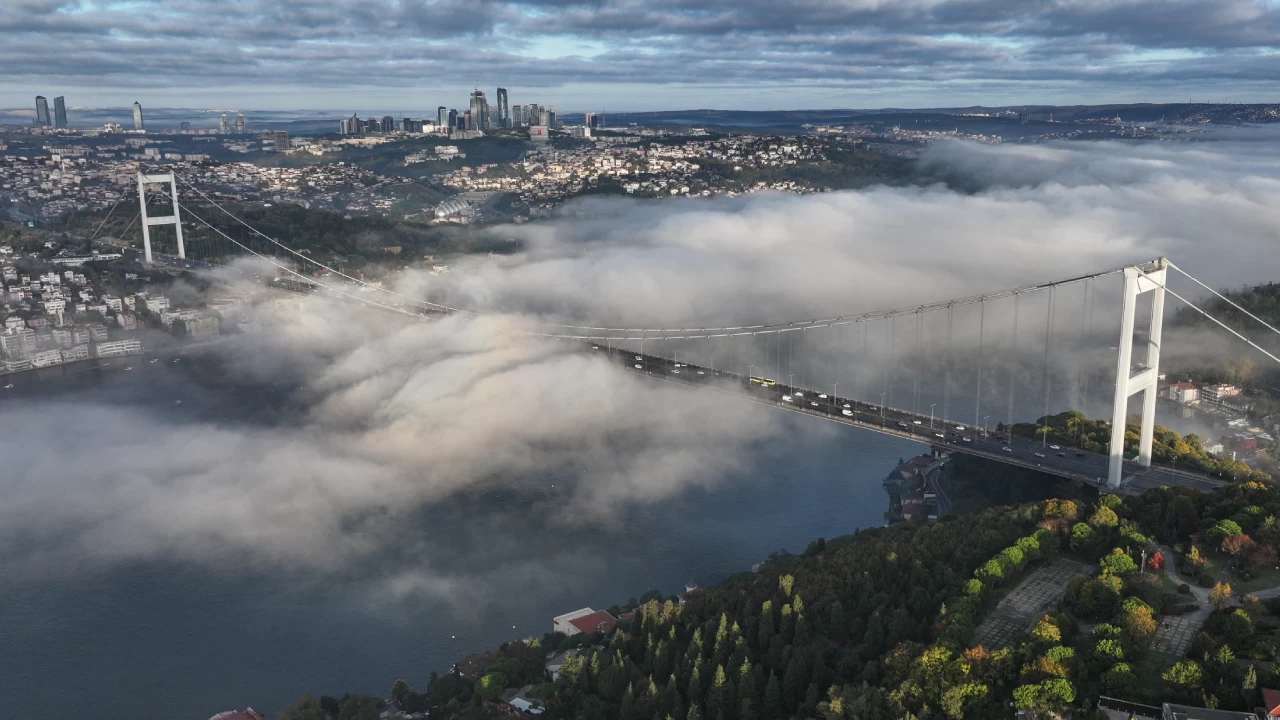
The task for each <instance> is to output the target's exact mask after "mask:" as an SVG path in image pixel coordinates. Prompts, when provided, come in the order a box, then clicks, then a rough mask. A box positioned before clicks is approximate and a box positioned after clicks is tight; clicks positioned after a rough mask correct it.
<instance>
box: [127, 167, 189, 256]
mask: <svg viewBox="0 0 1280 720" xmlns="http://www.w3.org/2000/svg"><path fill="white" fill-rule="evenodd" d="M165 183H168V185H169V196H170V197H171V198H172V199H173V214H172V215H164V216H162V217H149V216H148V215H147V185H164V184H165ZM138 204H139V205H141V206H142V247H143V251H144V252H145V253H146V261H147V262H148V263H150V262H151V226H153V225H172V226H173V229H174V231H175V232H176V233H177V235H178V257H180V258H184V259H185V258H186V257H187V251H186V248H185V247H184V246H183V244H182V218H181V217H180V216H179V215H178V182H177V179H176V178H174V176H173V173H172V172H167V173H161V174H159V175H147V174H144V173H143V172H142V171H141V170H139V171H138Z"/></svg>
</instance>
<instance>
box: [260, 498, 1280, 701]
mask: <svg viewBox="0 0 1280 720" xmlns="http://www.w3.org/2000/svg"><path fill="white" fill-rule="evenodd" d="M1278 514H1280V492H1277V490H1276V489H1275V487H1274V486H1272V485H1270V484H1263V483H1257V482H1244V483H1237V484H1233V485H1230V486H1228V487H1226V488H1224V489H1223V490H1221V491H1219V492H1218V493H1217V494H1215V495H1212V496H1205V495H1198V494H1196V493H1194V492H1193V491H1190V490H1188V489H1185V488H1179V489H1161V490H1153V491H1150V492H1148V493H1146V494H1145V495H1142V496H1140V497H1126V498H1123V499H1122V498H1120V497H1118V496H1114V495H1104V496H1102V497H1100V498H1097V499H1096V500H1094V501H1092V502H1087V501H1083V500H1057V499H1050V500H1046V501H1041V502H1034V503H1026V504H1022V505H1017V506H1012V507H1001V508H995V509H988V510H984V511H981V512H975V513H970V514H967V515H963V516H960V517H953V518H947V519H944V520H943V521H942V522H939V523H935V524H931V525H909V524H903V525H896V526H892V527H888V528H876V529H871V530H866V531H862V532H859V533H857V534H855V535H852V536H846V537H843V538H837V539H833V540H829V541H824V542H822V543H817V542H815V543H814V544H812V545H811V546H810V550H809V551H807V552H806V553H805V554H804V555H802V556H799V557H795V558H792V559H789V560H786V561H783V562H779V563H773V564H770V565H767V566H765V568H764V569H763V570H762V571H761V572H760V573H757V574H754V575H747V574H744V575H738V576H734V577H732V578H730V579H728V580H726V581H725V582H724V583H722V584H721V585H719V586H717V587H713V588H708V589H705V590H701V591H697V592H695V593H693V594H691V595H690V596H689V597H688V598H687V600H688V601H687V603H686V604H683V605H681V604H679V603H677V602H673V601H672V600H671V599H669V598H668V599H665V600H664V599H661V598H658V597H655V595H656V593H655V594H653V595H650V596H649V597H650V598H651V599H649V600H648V601H647V602H644V603H642V604H641V605H640V606H639V608H638V611H637V614H636V617H635V619H634V622H632V623H631V624H630V625H629V626H620V627H619V628H618V629H616V630H615V631H614V632H613V633H612V634H611V635H609V636H607V637H598V638H597V637H591V636H575V637H573V638H564V637H563V636H547V637H545V638H543V639H540V640H534V639H529V640H523V641H517V642H512V643H509V644H507V645H504V646H503V647H502V648H501V649H500V650H499V651H498V652H497V653H495V655H494V659H493V660H492V662H491V664H490V665H489V666H488V667H487V668H486V669H485V670H484V671H483V672H482V673H481V674H480V677H477V678H468V677H466V676H464V675H462V674H460V673H457V672H451V673H447V674H444V675H437V674H434V673H433V674H432V675H431V677H430V678H429V679H428V680H427V681H426V683H425V685H421V686H420V688H419V691H418V692H415V690H414V689H413V688H412V687H411V683H408V682H406V681H404V680H398V681H396V683H395V685H394V686H393V687H392V688H391V696H392V698H393V699H394V702H395V703H396V705H398V706H399V707H400V708H402V709H404V710H406V711H408V712H414V711H419V710H430V711H431V712H432V717H454V716H458V717H473V718H479V717H484V716H489V715H494V714H496V713H499V712H501V711H500V710H499V707H500V705H498V704H497V703H495V702H494V701H496V700H498V698H499V697H500V696H501V694H502V691H503V689H504V688H507V687H522V686H532V687H531V689H529V690H528V691H527V695H528V696H529V697H530V698H533V699H534V700H535V701H537V702H539V703H541V704H542V705H543V708H544V710H545V717H547V718H549V719H551V720H561V719H564V720H570V719H572V720H668V718H670V720H783V719H785V718H801V719H803V718H815V719H821V720H855V719H856V720H881V719H884V720H888V719H889V718H915V719H917V720H925V719H927V718H967V717H984V718H985V717H1004V716H1009V714H1010V713H1011V711H1012V708H1013V707H1018V708H1023V709H1036V710H1041V711H1044V712H1047V713H1054V712H1058V711H1061V710H1062V709H1064V708H1066V707H1068V706H1071V707H1075V708H1081V707H1083V706H1085V704H1086V703H1093V702H1095V701H1096V698H1097V697H1098V695H1100V694H1106V695H1110V696H1114V697H1120V698H1124V699H1128V700H1132V701H1136V702H1146V703H1152V704H1158V703H1160V702H1164V701H1169V702H1185V703H1189V704H1194V705H1201V706H1207V707H1221V708H1244V707H1250V706H1251V705H1250V704H1251V703H1256V702H1257V701H1258V695H1257V693H1258V688H1261V687H1264V686H1268V685H1270V686H1274V685H1275V684H1277V682H1280V678H1276V677H1275V676H1274V675H1273V673H1272V671H1271V670H1270V669H1269V666H1268V665H1266V664H1264V663H1265V662H1267V661H1270V660H1272V659H1275V658H1276V657H1277V654H1278V653H1280V617H1278V616H1276V615H1274V614H1273V612H1272V611H1273V610H1275V611H1280V606H1276V605H1275V604H1274V603H1272V604H1271V605H1272V607H1269V606H1268V603H1262V602H1259V601H1257V600H1256V599H1253V598H1251V597H1245V598H1244V600H1243V602H1242V603H1241V605H1240V606H1239V607H1237V606H1235V605H1234V604H1233V602H1232V600H1231V598H1232V597H1233V595H1232V589H1231V587H1230V584H1229V583H1227V582H1225V581H1223V579H1222V578H1224V577H1226V575H1223V574H1221V573H1219V572H1218V569H1217V568H1219V567H1220V568H1223V569H1225V568H1228V567H1229V568H1231V570H1230V572H1229V573H1228V575H1230V576H1232V577H1237V578H1239V580H1238V582H1245V580H1244V579H1245V578H1251V577H1254V573H1255V572H1263V571H1264V570H1266V568H1268V567H1271V566H1273V565H1275V564H1277V562H1278V561H1277V557H1278V555H1277V552H1278V550H1280V520H1278V519H1277V515H1278ZM1161 545H1163V546H1165V547H1171V548H1175V552H1176V554H1177V555H1178V556H1179V559H1178V565H1179V567H1180V568H1185V569H1186V571H1187V573H1188V575H1187V577H1188V580H1189V581H1190V582H1197V579H1198V581H1199V582H1200V584H1202V585H1206V586H1212V587H1213V590H1212V591H1211V592H1209V594H1208V597H1209V600H1208V602H1209V603H1210V604H1211V605H1212V606H1213V607H1214V608H1215V612H1214V614H1213V615H1212V616H1211V618H1210V620H1209V622H1208V623H1207V624H1206V626H1205V628H1204V631H1203V632H1201V633H1200V634H1199V636H1198V637H1197V638H1196V641H1195V643H1193V645H1192V650H1191V652H1190V653H1188V656H1187V657H1185V658H1173V657H1170V656H1165V655H1161V654H1160V653H1157V652H1155V651H1153V650H1151V648H1150V645H1151V641H1152V638H1153V636H1154V634H1155V632H1156V630H1157V624H1158V623H1159V619H1160V617H1161V616H1162V615H1176V614H1181V613H1184V612H1187V611H1188V610H1190V609H1191V608H1193V607H1195V605H1196V602H1195V600H1194V598H1192V597H1191V596H1190V595H1189V594H1188V591H1187V590H1186V586H1185V585H1184V586H1183V587H1181V588H1178V587H1176V584H1173V583H1170V582H1169V581H1168V579H1167V578H1165V577H1163V572H1164V569H1163V568H1164V567H1165V564H1166V563H1168V562H1171V561H1173V560H1174V558H1166V557H1164V555H1163V554H1162V553H1161V552H1160V550H1159V549H1158V548H1159V546H1161ZM1061 555H1070V556H1072V557H1075V558H1077V559H1079V560H1084V561H1087V562H1089V563H1091V564H1093V565H1094V566H1095V567H1096V568H1097V572H1096V573H1095V574H1094V575H1092V576H1083V575H1082V576H1079V577H1077V578H1075V579H1074V580H1072V581H1071V583H1069V585H1068V586H1067V588H1066V590H1065V593H1064V597H1063V599H1062V602H1061V603H1060V604H1059V605H1058V607H1057V608H1056V609H1053V610H1051V611H1050V612H1048V613H1047V614H1046V615H1045V616H1044V617H1042V618H1040V619H1039V621H1038V622H1036V623H1035V624H1034V626H1033V627H1032V628H1031V629H1030V630H1029V631H1028V632H1027V633H1026V634H1025V635H1024V636H1023V637H1021V638H1020V639H1018V640H1017V641H1016V642H1014V643H1013V644H1012V645H1010V646H1008V647H1004V648H1000V649H991V648H984V647H981V646H975V645H974V643H973V633H974V630H975V628H976V626H977V624H978V623H979V622H980V620H981V619H982V618H983V617H984V616H985V615H986V614H987V613H988V612H989V611H990V610H991V609H992V608H993V607H994V605H995V603H996V602H997V601H998V599H999V598H1000V597H1001V596H1002V595H1003V593H1004V592H1005V591H1007V589H1009V588H1011V587H1013V586H1014V585H1015V584H1016V583H1017V582H1018V581H1019V580H1020V579H1022V578H1023V577H1024V576H1025V575H1026V574H1027V573H1029V572H1031V571H1032V570H1033V569H1034V568H1035V567H1037V566H1039V565H1040V564H1042V563H1044V562H1046V561H1048V560H1050V559H1052V558H1054V557H1057V556H1061ZM1144 561H1145V563H1146V564H1145V566H1144V565H1143V562H1144ZM1215 566H1216V567H1215ZM1210 569H1212V572H1209V570H1210ZM1206 572H1208V574H1209V575H1210V577H1205V574H1206ZM1274 582H1275V583H1276V584H1280V573H1277V574H1276V575H1275V576H1274ZM1243 594H1246V593H1244V592H1242V591H1241V590H1239V589H1238V590H1237V591H1236V594H1235V596H1236V597H1238V596H1240V595H1243ZM1086 623H1087V624H1089V625H1091V626H1092V629H1091V630H1089V631H1088V632H1085V631H1081V630H1079V627H1080V626H1081V625H1083V624H1086ZM570 645H572V646H575V647H577V648H579V651H578V652H579V654H578V655H577V657H571V658H569V659H568V660H567V661H566V664H565V665H564V666H563V667H562V668H561V671H560V673H559V676H558V678H557V679H556V680H555V681H554V682H552V681H551V680H550V678H549V676H547V675H546V674H545V673H544V671H543V669H542V664H543V663H544V662H545V659H546V657H547V655H548V653H549V652H550V651H553V650H556V649H561V648H563V647H566V646H570ZM365 698H366V696H356V695H352V696H346V697H345V698H343V699H336V698H322V699H321V700H314V699H311V698H305V699H304V700H303V701H302V702H300V703H299V704H298V705H295V706H291V707H290V708H287V709H286V710H285V711H284V712H283V713H282V714H281V715H280V717H282V718H286V720H323V719H324V718H325V717H326V716H327V717H332V718H335V719H336V720H352V719H355V718H364V717H372V716H371V715H362V714H361V713H362V712H372V710H368V711H366V710H363V709H362V708H366V707H369V704H368V701H367V700H366V699H365Z"/></svg>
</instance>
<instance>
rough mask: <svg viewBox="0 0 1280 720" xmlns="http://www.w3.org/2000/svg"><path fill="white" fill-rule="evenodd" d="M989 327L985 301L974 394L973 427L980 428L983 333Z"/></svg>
mask: <svg viewBox="0 0 1280 720" xmlns="http://www.w3.org/2000/svg"><path fill="white" fill-rule="evenodd" d="M986 325H987V301H986V300H983V301H982V305H981V310H980V311H979V314H978V391H977V392H976V393H974V400H973V426H974V427H978V420H980V419H981V416H982V341H983V331H984V330H985V329H986Z"/></svg>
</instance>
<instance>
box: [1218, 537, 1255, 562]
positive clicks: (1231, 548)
mask: <svg viewBox="0 0 1280 720" xmlns="http://www.w3.org/2000/svg"><path fill="white" fill-rule="evenodd" d="M1255 544H1256V543H1254V542H1253V538H1251V537H1249V536H1248V535H1245V534H1243V533H1241V534H1239V535H1230V536H1228V537H1225V538H1223V539H1222V545H1221V548H1222V552H1224V553H1227V554H1229V555H1231V556H1232V557H1234V558H1236V559H1237V560H1238V559H1239V558H1240V557H1241V556H1242V555H1246V554H1248V553H1249V551H1250V550H1252V549H1253V547H1254V545H1255Z"/></svg>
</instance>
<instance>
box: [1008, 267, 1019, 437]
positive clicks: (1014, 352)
mask: <svg viewBox="0 0 1280 720" xmlns="http://www.w3.org/2000/svg"><path fill="white" fill-rule="evenodd" d="M1021 300H1022V294H1021V293H1014V295H1013V342H1012V345H1011V349H1010V351H1009V359H1010V361H1012V363H1013V364H1012V365H1010V366H1009V426H1008V427H1007V428H1005V433H1007V434H1008V436H1009V443H1010V444H1012V443H1013V397H1014V388H1015V386H1016V384H1017V382H1016V379H1017V373H1018V305H1019V304H1020V302H1021Z"/></svg>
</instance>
